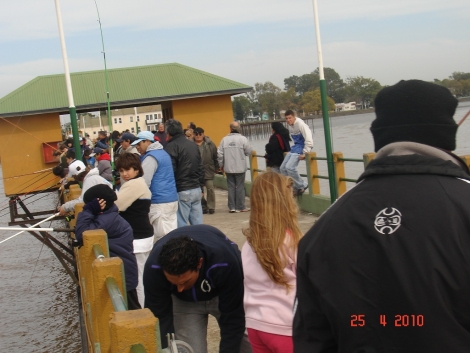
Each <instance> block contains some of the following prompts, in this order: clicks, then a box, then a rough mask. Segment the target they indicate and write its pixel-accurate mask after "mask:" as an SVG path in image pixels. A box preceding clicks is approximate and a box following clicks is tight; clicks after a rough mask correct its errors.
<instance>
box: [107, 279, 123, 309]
mask: <svg viewBox="0 0 470 353" xmlns="http://www.w3.org/2000/svg"><path fill="white" fill-rule="evenodd" d="M106 288H108V293H109V297H110V298H111V301H112V302H113V307H114V311H126V310H127V305H126V302H125V301H124V298H123V296H122V294H121V291H120V290H119V287H118V285H117V283H116V280H115V279H114V277H107V278H106Z"/></svg>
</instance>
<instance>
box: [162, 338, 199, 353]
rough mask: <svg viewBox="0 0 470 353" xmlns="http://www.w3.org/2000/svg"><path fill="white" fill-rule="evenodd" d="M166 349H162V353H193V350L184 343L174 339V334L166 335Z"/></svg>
mask: <svg viewBox="0 0 470 353" xmlns="http://www.w3.org/2000/svg"><path fill="white" fill-rule="evenodd" d="M166 338H167V340H168V348H165V349H163V352H164V353H194V350H193V349H192V348H191V346H190V345H189V344H187V343H186V342H183V341H180V340H177V339H175V334H174V333H172V334H169V333H168V334H167V335H166Z"/></svg>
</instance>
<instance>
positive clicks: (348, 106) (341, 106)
mask: <svg viewBox="0 0 470 353" xmlns="http://www.w3.org/2000/svg"><path fill="white" fill-rule="evenodd" d="M346 110H356V102H349V103H337V104H335V111H336V112H341V111H346Z"/></svg>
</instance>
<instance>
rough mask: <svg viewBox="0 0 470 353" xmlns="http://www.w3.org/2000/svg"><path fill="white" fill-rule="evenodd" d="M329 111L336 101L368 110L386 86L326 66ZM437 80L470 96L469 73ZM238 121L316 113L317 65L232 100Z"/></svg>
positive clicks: (318, 108)
mask: <svg viewBox="0 0 470 353" xmlns="http://www.w3.org/2000/svg"><path fill="white" fill-rule="evenodd" d="M324 74H325V81H326V89H327V96H328V98H327V101H328V110H330V111H331V110H335V103H347V102H356V104H357V106H358V107H360V108H362V109H367V108H369V107H370V106H371V104H372V102H373V101H374V98H375V96H376V95H377V93H378V92H379V91H380V90H381V89H382V88H383V87H385V86H382V85H381V84H380V83H379V82H378V81H376V80H374V79H372V78H365V77H362V76H354V77H347V78H346V79H345V80H343V79H342V78H341V76H340V75H339V74H338V73H337V72H336V71H335V70H334V69H332V68H329V67H325V68H324ZM434 83H437V84H439V85H442V86H445V87H447V88H448V89H449V90H450V91H451V92H452V93H453V94H454V95H455V96H456V97H463V96H469V95H470V73H463V72H454V73H453V74H452V75H451V76H449V78H448V79H444V80H442V81H440V80H438V79H434ZM232 108H233V115H234V117H235V119H236V120H244V119H246V118H247V117H249V116H257V115H262V114H263V113H267V114H268V116H269V117H270V119H272V118H274V119H276V118H280V117H281V116H280V111H281V110H287V109H292V110H295V111H296V112H297V113H298V114H302V115H303V114H305V115H308V114H316V113H319V112H320V111H321V109H322V105H321V97H320V76H319V70H318V68H317V69H316V70H315V71H313V72H312V73H309V74H304V75H302V76H295V75H294V76H290V77H288V78H285V79H284V89H283V90H282V89H281V88H279V87H277V86H276V85H275V84H273V83H272V82H269V81H268V82H265V83H261V82H257V83H255V85H254V89H253V90H252V91H250V92H248V93H247V94H244V95H240V96H238V97H235V98H234V99H233V101H232Z"/></svg>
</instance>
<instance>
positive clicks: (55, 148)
mask: <svg viewBox="0 0 470 353" xmlns="http://www.w3.org/2000/svg"><path fill="white" fill-rule="evenodd" d="M0 119H2V120H4V121H6V122H7V123H8V124H11V125H13V126H14V127H16V128H18V129H20V130H21V131H23V132H26V133H27V134H28V135H31V136H33V137H34V138H35V139H36V140H38V141H40V142H41V143H43V144H45V145H46V146H49V147H51V148H52V149H54V150H55V151H57V150H58V148H57V147H54V146H51V145H49V144H48V143H47V142H44V141H42V140H41V139H40V138H38V137H36V136H35V135H33V134H32V133H30V132H29V131H26V130H25V129H23V128H22V127H19V126H18V125H16V124H13V123H12V122H11V121H8V120H7V119H6V118H4V117H1V116H0ZM18 123H19V121H18Z"/></svg>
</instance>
